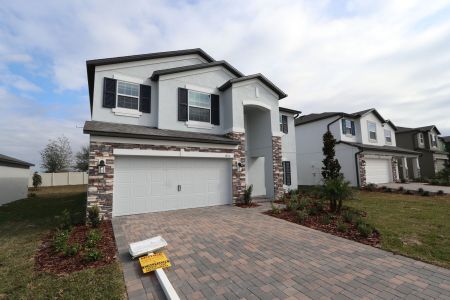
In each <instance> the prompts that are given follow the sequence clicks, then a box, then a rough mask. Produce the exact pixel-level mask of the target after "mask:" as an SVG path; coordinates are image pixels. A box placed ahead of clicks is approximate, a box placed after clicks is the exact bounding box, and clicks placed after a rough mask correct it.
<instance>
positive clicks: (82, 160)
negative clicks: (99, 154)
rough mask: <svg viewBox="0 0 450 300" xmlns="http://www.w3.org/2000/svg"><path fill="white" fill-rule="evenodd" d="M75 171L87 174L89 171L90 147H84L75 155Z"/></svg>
mask: <svg viewBox="0 0 450 300" xmlns="http://www.w3.org/2000/svg"><path fill="white" fill-rule="evenodd" d="M74 167H75V169H77V170H78V171H81V172H86V171H87V170H88V169H89V147H88V146H83V147H81V150H80V151H78V152H77V153H76V154H75V166H74Z"/></svg>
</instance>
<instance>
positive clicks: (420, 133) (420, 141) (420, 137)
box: [419, 132, 425, 145]
mask: <svg viewBox="0 0 450 300" xmlns="http://www.w3.org/2000/svg"><path fill="white" fill-rule="evenodd" d="M424 143H425V140H424V139H423V133H422V132H419V144H421V145H423V144H424Z"/></svg>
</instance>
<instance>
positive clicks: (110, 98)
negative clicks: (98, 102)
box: [103, 77, 117, 108]
mask: <svg viewBox="0 0 450 300" xmlns="http://www.w3.org/2000/svg"><path fill="white" fill-rule="evenodd" d="M116 83H117V80H116V79H112V78H107V77H105V78H104V80H103V107H106V108H114V107H116V86H117V84H116Z"/></svg>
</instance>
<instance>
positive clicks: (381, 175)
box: [295, 108, 419, 186]
mask: <svg viewBox="0 0 450 300" xmlns="http://www.w3.org/2000/svg"><path fill="white" fill-rule="evenodd" d="M327 130H330V132H331V133H332V134H333V136H334V137H335V139H336V140H337V145H336V147H335V151H336V158H337V159H338V160H339V163H340V165H341V168H342V169H341V172H342V173H343V175H344V177H345V178H346V179H347V180H348V181H350V183H351V184H352V185H353V186H365V185H367V184H368V183H375V184H380V183H389V182H395V181H397V180H399V172H401V173H406V170H405V169H402V168H401V166H403V165H404V164H405V161H406V159H407V158H411V159H414V160H416V161H417V160H418V154H419V153H418V152H416V151H413V150H409V149H403V148H399V147H397V144H396V140H395V130H396V127H395V125H394V124H393V123H392V122H390V121H389V120H385V119H384V118H383V117H382V116H381V115H380V114H379V113H378V112H377V111H376V110H375V109H373V108H372V109H367V110H364V111H360V112H356V113H344V112H325V113H319V114H310V115H305V116H301V117H299V118H297V119H296V120H295V133H296V141H297V174H298V183H299V185H317V184H320V183H321V182H322V174H321V172H322V166H323V164H322V160H323V159H324V156H323V152H322V148H323V135H324V133H325V132H327ZM414 170H415V172H418V168H417V163H416V168H414ZM401 176H406V175H403V174H402V175H401Z"/></svg>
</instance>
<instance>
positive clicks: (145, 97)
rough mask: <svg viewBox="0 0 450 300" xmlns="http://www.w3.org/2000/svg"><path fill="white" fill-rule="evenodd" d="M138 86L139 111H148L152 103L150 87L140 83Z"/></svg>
mask: <svg viewBox="0 0 450 300" xmlns="http://www.w3.org/2000/svg"><path fill="white" fill-rule="evenodd" d="M139 88H140V91H139V111H141V112H143V113H150V112H151V104H152V87H151V86H149V85H145V84H141V85H140V87H139Z"/></svg>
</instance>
